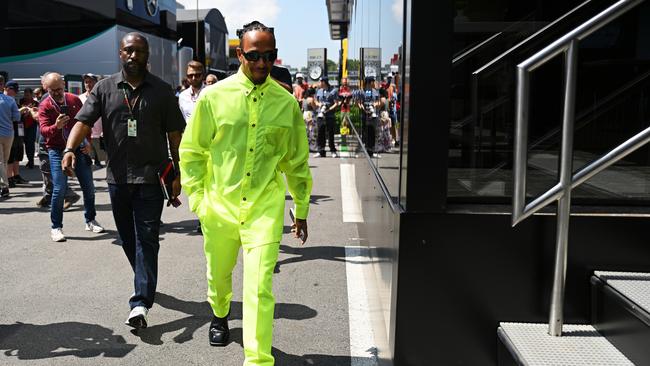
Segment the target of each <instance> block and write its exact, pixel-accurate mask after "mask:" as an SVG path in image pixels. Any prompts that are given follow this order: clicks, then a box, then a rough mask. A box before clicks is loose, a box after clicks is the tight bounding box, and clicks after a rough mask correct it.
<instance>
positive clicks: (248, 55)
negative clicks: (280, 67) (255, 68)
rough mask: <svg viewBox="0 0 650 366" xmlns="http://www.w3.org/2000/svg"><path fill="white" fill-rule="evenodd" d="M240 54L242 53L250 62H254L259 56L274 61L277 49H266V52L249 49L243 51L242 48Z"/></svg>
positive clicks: (276, 56)
mask: <svg viewBox="0 0 650 366" xmlns="http://www.w3.org/2000/svg"><path fill="white" fill-rule="evenodd" d="M242 54H243V55H244V58H245V59H246V60H248V61H251V62H256V61H257V60H259V59H260V58H262V60H264V61H266V62H274V61H275V60H276V59H277V58H278V50H277V49H275V50H273V51H266V52H258V51H250V52H244V51H243V50H242Z"/></svg>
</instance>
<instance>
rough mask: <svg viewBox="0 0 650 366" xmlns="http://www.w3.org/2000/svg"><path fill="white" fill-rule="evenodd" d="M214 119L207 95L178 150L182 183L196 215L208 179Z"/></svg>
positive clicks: (196, 110)
mask: <svg viewBox="0 0 650 366" xmlns="http://www.w3.org/2000/svg"><path fill="white" fill-rule="evenodd" d="M176 108H178V107H176ZM213 121H214V119H213V117H212V110H211V103H210V102H209V100H208V98H199V100H198V102H197V103H196V107H195V109H194V112H193V113H192V116H191V118H190V120H189V121H188V123H187V127H186V128H185V133H184V134H183V138H182V139H181V144H180V146H179V149H178V151H179V156H180V163H179V165H180V170H181V185H182V187H183V190H184V191H185V193H186V194H187V196H188V198H189V204H190V210H192V211H193V212H195V213H197V214H198V209H199V205H200V203H201V201H202V200H203V196H204V192H205V181H206V178H208V176H207V174H208V161H209V156H210V155H209V152H210V145H211V144H212V140H213V139H214V136H215V133H216V128H215V124H214V122H213Z"/></svg>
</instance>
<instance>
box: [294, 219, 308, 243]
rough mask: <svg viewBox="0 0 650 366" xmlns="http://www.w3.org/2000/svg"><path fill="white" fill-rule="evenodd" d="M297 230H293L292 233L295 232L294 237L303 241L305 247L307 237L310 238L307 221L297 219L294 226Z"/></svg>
mask: <svg viewBox="0 0 650 366" xmlns="http://www.w3.org/2000/svg"><path fill="white" fill-rule="evenodd" d="M294 226H295V229H292V230H291V231H294V230H295V232H294V237H295V238H299V239H300V241H301V243H300V244H301V245H305V242H306V241H307V237H309V234H308V233H307V220H303V219H296V223H295V224H294Z"/></svg>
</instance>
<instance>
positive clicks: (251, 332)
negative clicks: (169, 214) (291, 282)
mask: <svg viewBox="0 0 650 366" xmlns="http://www.w3.org/2000/svg"><path fill="white" fill-rule="evenodd" d="M239 33H240V39H241V44H240V48H237V56H238V57H239V61H240V62H241V67H240V69H239V71H238V73H237V74H235V75H233V76H231V77H229V78H226V79H224V80H222V81H220V82H219V83H217V84H216V85H214V86H211V87H210V88H207V89H205V90H204V91H203V93H201V95H200V97H199V100H198V101H197V104H196V108H195V109H194V112H193V114H192V116H191V118H190V120H189V123H188V125H187V129H186V130H185V133H184V136H183V139H182V141H181V144H180V149H179V151H180V168H181V169H180V170H181V182H182V185H183V188H184V189H185V191H186V193H187V194H188V196H189V201H190V208H191V209H192V211H194V212H195V213H196V214H197V215H198V217H199V219H200V220H201V226H202V228H203V237H204V245H205V256H206V259H207V267H208V270H207V277H208V302H209V303H210V305H211V306H212V311H213V313H214V317H213V320H212V323H211V324H210V330H209V340H210V344H211V345H215V346H224V345H226V344H228V337H229V330H228V322H227V317H228V314H229V312H230V300H231V298H232V270H233V268H234V266H235V263H236V262H237V255H238V252H239V247H240V246H241V247H243V259H244V290H243V300H244V304H243V319H242V320H243V340H244V355H245V361H244V365H265V366H266V365H273V364H274V359H273V356H272V355H271V341H272V335H273V309H274V304H275V302H274V297H273V293H272V276H273V269H274V267H275V264H276V261H277V258H278V251H279V246H280V239H281V238H282V229H283V226H284V225H283V224H284V220H283V218H284V207H285V191H286V188H285V183H284V179H283V177H282V173H284V176H285V177H286V183H287V186H288V188H289V193H290V194H291V196H292V197H293V201H294V204H295V216H296V223H295V224H296V230H295V231H296V232H295V235H296V237H300V238H301V240H302V243H303V244H304V242H305V240H306V239H307V220H306V218H307V214H308V212H309V195H310V193H311V187H312V179H311V173H310V171H309V165H308V157H309V146H308V141H307V136H306V133H305V125H304V122H303V119H302V114H301V113H300V108H299V107H298V104H297V103H296V101H295V99H294V98H293V96H292V95H291V94H290V93H288V92H287V91H286V90H285V89H283V88H282V87H281V86H280V85H279V84H278V83H277V82H276V81H275V80H273V79H272V78H271V77H270V76H269V73H270V70H271V67H272V65H273V62H274V61H275V59H276V58H277V49H276V48H275V37H274V36H273V31H272V30H271V29H270V28H267V27H266V26H264V25H263V24H261V23H259V22H252V23H250V24H247V25H245V26H244V29H242V30H241V31H240V32H239Z"/></svg>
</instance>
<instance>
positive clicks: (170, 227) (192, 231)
mask: <svg viewBox="0 0 650 366" xmlns="http://www.w3.org/2000/svg"><path fill="white" fill-rule="evenodd" d="M197 226H199V219H194V220H183V221H177V222H164V223H163V224H162V225H160V235H164V234H166V233H174V234H186V235H190V236H197V235H201V234H200V233H199V232H197V231H196V227H197Z"/></svg>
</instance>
